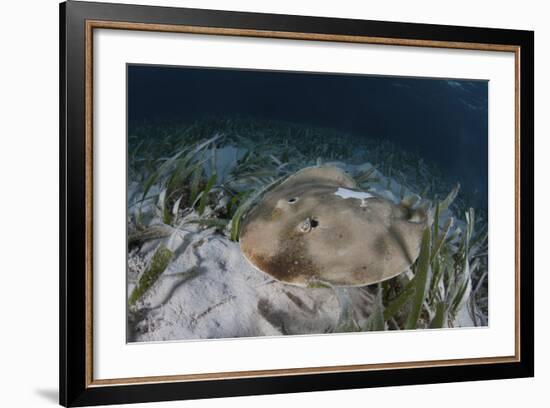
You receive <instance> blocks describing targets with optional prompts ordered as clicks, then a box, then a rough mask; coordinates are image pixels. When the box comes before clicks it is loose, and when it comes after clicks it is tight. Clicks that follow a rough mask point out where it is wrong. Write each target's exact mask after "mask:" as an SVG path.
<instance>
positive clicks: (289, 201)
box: [288, 197, 298, 204]
mask: <svg viewBox="0 0 550 408" xmlns="http://www.w3.org/2000/svg"><path fill="white" fill-rule="evenodd" d="M296 201H298V197H292V198H289V199H288V203H289V204H294V203H295V202H296Z"/></svg>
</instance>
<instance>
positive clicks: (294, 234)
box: [240, 165, 429, 286]
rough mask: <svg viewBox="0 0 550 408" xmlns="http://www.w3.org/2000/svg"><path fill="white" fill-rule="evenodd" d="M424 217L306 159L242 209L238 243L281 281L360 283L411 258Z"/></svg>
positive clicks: (390, 273)
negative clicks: (247, 208)
mask: <svg viewBox="0 0 550 408" xmlns="http://www.w3.org/2000/svg"><path fill="white" fill-rule="evenodd" d="M428 218H429V217H428V216H427V213H426V210H425V209H422V208H414V207H413V206H411V205H409V204H407V203H405V202H402V203H400V204H395V203H393V202H391V201H389V200H387V199H385V198H382V197H379V196H377V195H375V194H371V193H367V192H363V191H360V190H359V189H357V186H356V184H355V182H354V181H353V179H352V178H351V177H349V176H348V175H347V174H346V173H345V172H343V171H342V170H340V169H339V168H337V167H334V166H328V165H327V166H316V167H309V168H306V169H303V170H300V171H299V172H297V173H295V174H294V175H292V176H290V177H289V178H287V179H286V180H285V181H284V182H283V183H281V184H280V185H279V186H278V187H276V188H275V189H273V190H272V191H270V192H268V193H267V194H266V195H265V196H264V197H263V199H262V200H261V201H260V202H259V203H258V204H257V205H256V206H255V207H254V208H253V209H252V210H251V211H250V212H249V213H248V214H247V215H246V217H245V219H244V222H243V227H242V230H241V234H240V245H241V249H242V252H243V254H244V255H245V257H246V258H247V259H248V260H249V261H250V262H251V263H252V264H253V265H254V266H255V267H256V268H257V269H259V270H261V271H263V272H265V273H267V274H269V275H271V276H272V277H274V278H275V279H277V280H279V281H282V282H285V283H290V284H294V285H298V286H311V285H314V284H316V283H325V284H329V285H334V286H363V285H369V284H373V283H377V282H381V281H383V280H386V279H389V278H392V277H394V276H396V275H398V274H400V273H402V272H403V271H405V270H406V269H407V268H408V267H409V266H410V265H411V264H412V263H413V262H414V261H415V260H416V258H417V257H418V254H419V251H420V243H421V239H422V233H423V231H424V228H425V227H426V226H427V225H428Z"/></svg>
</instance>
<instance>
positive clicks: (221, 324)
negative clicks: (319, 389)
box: [126, 64, 489, 342]
mask: <svg viewBox="0 0 550 408" xmlns="http://www.w3.org/2000/svg"><path fill="white" fill-rule="evenodd" d="M127 146H128V149H127V205H128V208H127V251H128V254H127V271H126V273H127V276H126V280H127V322H126V323H127V341H128V342H151V341H155V342H156V341H174V340H192V339H217V338H237V337H251V336H284V335H308V334H330V333H348V332H367V331H381V330H415V329H453V328H461V327H462V328H463V327H476V326H487V325H488V324H489V321H488V316H489V310H488V297H489V281H488V235H487V231H488V228H487V220H488V82H487V81H480V80H467V79H448V78H446V79H437V78H412V77H390V76H369V75H363V74H361V75H357V74H338V73H336V74H333V73H311V72H287V71H262V70H245V69H224V68H198V67H175V66H158V65H135V64H129V65H128V66H127Z"/></svg>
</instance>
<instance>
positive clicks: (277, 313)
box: [127, 148, 474, 342]
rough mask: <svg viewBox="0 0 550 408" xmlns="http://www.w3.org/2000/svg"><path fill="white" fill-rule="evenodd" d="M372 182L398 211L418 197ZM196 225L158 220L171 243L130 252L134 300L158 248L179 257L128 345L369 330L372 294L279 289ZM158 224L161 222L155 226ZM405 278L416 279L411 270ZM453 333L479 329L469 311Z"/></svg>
mask: <svg viewBox="0 0 550 408" xmlns="http://www.w3.org/2000/svg"><path fill="white" fill-rule="evenodd" d="M222 153H223V152H222ZM221 156H224V155H223V154H222V155H221ZM218 157H220V155H219V156H218ZM236 159H237V154H235V150H234V149H232V148H228V149H226V154H225V157H221V159H220V160H219V162H220V163H222V164H221V166H223V167H224V169H222V168H220V169H218V171H226V172H227V171H229V170H230V169H231V166H232V163H234V161H236ZM332 164H335V165H337V166H339V167H342V168H343V169H345V170H346V171H347V172H348V173H350V174H351V175H354V174H358V173H360V172H362V171H365V170H368V169H369V168H370V167H371V165H370V164H369V163H364V164H361V165H349V164H344V163H341V162H336V163H332ZM374 175H375V176H376V177H377V178H378V180H379V181H378V182H377V183H376V184H373V185H371V187H370V190H371V191H373V192H375V193H377V194H378V195H381V196H383V197H385V198H387V199H389V200H392V201H394V202H396V203H397V202H398V201H399V200H398V199H397V197H399V195H400V194H402V193H403V191H404V192H405V193H406V194H411V193H415V192H412V191H407V189H406V188H405V189H404V187H402V186H401V185H400V184H399V183H398V182H396V181H395V180H394V179H392V178H387V177H385V176H384V175H383V174H381V173H380V172H379V171H377V170H375V171H374ZM133 188H136V186H132V185H130V186H129V194H128V196H129V197H130V200H131V199H132V197H133V196H134V195H133V194H132V189H133ZM403 189H404V190H403ZM129 204H131V203H129ZM209 210H211V209H207V211H209ZM450 216H452V214H451V213H450V211H449V210H446V211H445V212H444V213H442V214H441V217H440V219H441V223H442V224H443V222H444V221H445V219H446V218H448V217H450ZM196 217H197V215H196V213H195V212H194V211H188V213H187V215H186V216H185V217H184V218H183V222H181V223H180V226H179V227H170V226H167V225H164V224H161V223H160V220H159V226H160V225H162V226H161V228H163V229H164V234H165V235H166V236H165V237H164V238H162V239H159V240H154V241H149V242H147V243H146V244H144V245H142V246H141V247H140V248H139V249H134V250H132V251H131V252H130V254H129V257H128V279H127V286H128V287H127V294H128V296H130V293H132V290H133V288H134V287H135V285H136V283H137V281H138V279H139V276H140V274H141V273H142V272H143V271H144V269H145V268H146V265H147V263H148V262H149V261H150V259H151V257H152V254H153V253H154V249H155V248H156V247H158V245H159V244H161V243H162V244H163V245H165V246H166V247H167V248H168V249H170V250H171V251H173V252H174V256H173V258H172V261H171V263H170V264H169V266H168V267H167V268H166V270H165V271H164V272H163V273H162V275H161V276H160V278H159V279H158V280H157V281H156V282H155V284H154V285H153V286H152V287H151V288H150V289H149V290H148V291H147V292H146V293H145V294H144V296H142V297H141V299H140V300H139V301H138V302H137V303H136V305H135V307H133V308H132V310H131V312H130V313H129V317H128V326H127V328H128V331H127V333H128V341H130V342H147V341H155V342H156V341H168V340H190V339H208V338H235V337H247V336H279V335H298V334H321V333H333V332H345V331H349V330H348V329H349V327H350V325H353V326H354V327H365V324H366V321H367V318H368V317H369V315H370V314H371V312H372V309H373V307H374V306H373V304H374V297H375V296H374V291H373V290H372V288H371V289H370V290H369V288H368V287H353V288H327V287H319V288H302V287H297V286H293V285H289V284H284V283H281V282H278V281H275V280H274V279H273V278H271V277H270V276H269V275H267V274H265V273H263V272H261V271H259V270H257V269H256V268H255V267H254V266H253V265H251V264H250V263H249V262H248V261H247V260H246V259H245V258H244V256H243V255H242V253H241V250H240V247H239V243H238V242H233V241H231V240H230V239H229V238H228V237H227V236H226V235H224V234H222V233H220V232H219V231H216V230H215V229H214V228H205V227H201V226H199V225H198V224H194V223H186V222H185V220H192V219H195V218H196ZM154 224H155V220H153V221H152V222H151V223H150V225H154ZM460 227H461V223H460V221H458V222H455V223H454V228H460ZM403 273H405V274H412V272H411V271H410V270H407V271H404V272H403ZM452 325H453V327H471V326H474V321H473V319H472V317H471V316H470V312H469V310H468V308H467V305H466V303H464V305H463V306H462V307H461V309H460V311H459V313H458V314H457V317H456V319H455V320H454V321H453V322H452Z"/></svg>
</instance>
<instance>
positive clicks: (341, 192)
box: [334, 187, 374, 207]
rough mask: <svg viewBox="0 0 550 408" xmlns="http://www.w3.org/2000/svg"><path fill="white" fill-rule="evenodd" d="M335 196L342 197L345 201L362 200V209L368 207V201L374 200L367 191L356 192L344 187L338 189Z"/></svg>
mask: <svg viewBox="0 0 550 408" xmlns="http://www.w3.org/2000/svg"><path fill="white" fill-rule="evenodd" d="M334 194H336V195H337V196H340V197H342V198H343V199H346V198H355V199H358V200H361V204H360V205H359V206H360V207H366V206H367V203H366V202H365V200H367V199H368V198H374V196H373V195H372V194H370V193H367V192H366V191H354V190H349V189H347V188H342V187H338V190H336V191H335V192H334Z"/></svg>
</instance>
